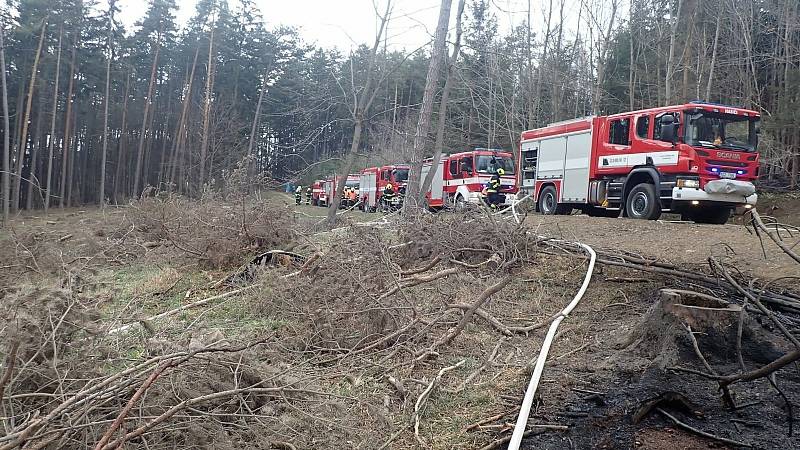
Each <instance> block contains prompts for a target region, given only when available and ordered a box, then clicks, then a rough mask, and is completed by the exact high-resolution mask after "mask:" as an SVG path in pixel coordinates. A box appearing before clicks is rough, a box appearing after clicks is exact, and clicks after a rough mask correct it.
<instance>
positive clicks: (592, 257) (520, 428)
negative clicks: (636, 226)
mask: <svg viewBox="0 0 800 450" xmlns="http://www.w3.org/2000/svg"><path fill="white" fill-rule="evenodd" d="M528 197H529V196H528V195H526V196H524V197H522V198H520V199H519V200H517V201H515V202H513V203H512V204H511V208H509V209H511V212H512V214H513V217H514V220H515V221H516V222H517V223H519V221H520V219H519V216H518V215H517V211H516V205H517V203H520V202H522V201H524V200H525V199H527V198H528ZM501 212H502V211H501ZM495 214H499V213H495ZM556 242H566V241H556ZM573 244H574V245H578V246H580V247H581V248H582V249H583V250H584V251H586V253H588V254H589V266H588V267H587V268H586V276H585V277H584V278H583V284H581V287H580V289H579V290H578V293H577V294H575V297H574V298H573V299H572V301H571V302H569V304H567V306H566V307H565V308H564V309H563V310H561V312H560V313H559V314H558V316H557V317H556V318H555V320H553V323H551V324H550V328H549V329H548V330H547V334H546V335H545V338H544V342H543V343H542V350H541V351H540V352H539V357H538V358H537V359H536V365H535V366H534V369H533V375H532V376H531V381H530V383H528V389H527V390H526V391H525V397H524V398H523V399H522V405H521V406H520V409H519V416H517V422H516V424H515V425H514V432H513V434H512V435H511V441H509V443H508V450H518V449H519V446H520V444H521V443H522V438H523V436H524V435H525V429H526V428H527V426H528V418H529V417H530V413H531V407H532V406H533V399H534V397H535V396H536V389H537V388H538V387H539V381H540V380H541V378H542V372H544V365H545V363H546V362H547V355H548V353H549V352H550V346H551V345H552V344H553V338H555V335H556V331H558V326H559V325H561V321H563V320H564V319H565V318H566V317H567V316H568V315H569V314H570V313H571V312H572V310H573V309H575V307H576V306H578V303H579V302H580V301H581V299H582V298H583V295H584V294H585V293H586V289H587V288H588V287H589V282H590V281H591V279H592V274H593V273H594V265H595V261H596V260H597V254H596V253H595V251H594V249H592V247H590V246H588V245H586V244H583V243H580V242H574V243H573Z"/></svg>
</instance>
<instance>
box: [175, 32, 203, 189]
mask: <svg viewBox="0 0 800 450" xmlns="http://www.w3.org/2000/svg"><path fill="white" fill-rule="evenodd" d="M199 55H200V46H199V45H198V46H197V49H196V50H195V52H194V61H193V62H192V69H191V70H190V71H189V72H190V73H189V79H188V80H186V93H185V94H184V97H183V104H182V105H181V117H180V118H179V119H178V126H177V129H176V131H175V141H174V146H173V147H174V148H173V151H172V162H171V163H170V174H169V180H170V182H171V183H172V184H174V185H175V188H176V190H178V188H179V187H180V186H179V183H178V179H177V176H178V163H179V155H180V154H181V152H182V150H183V143H184V141H185V139H186V138H185V136H186V118H187V116H188V114H189V104H190V101H191V98H192V86H194V73H195V69H196V68H197V58H198V57H199Z"/></svg>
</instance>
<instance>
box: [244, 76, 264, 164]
mask: <svg viewBox="0 0 800 450" xmlns="http://www.w3.org/2000/svg"><path fill="white" fill-rule="evenodd" d="M268 75H269V74H268V73H267V72H265V73H264V79H263V80H262V81H261V90H260V91H261V92H259V93H258V103H256V113H255V115H254V116H253V127H252V128H251V129H250V143H249V144H248V145H247V173H248V174H249V175H253V173H252V166H253V161H252V157H253V148H254V147H253V145H254V144H255V142H256V130H257V129H258V123H259V120H260V119H261V103H262V102H263V101H264V92H266V91H267V77H268Z"/></svg>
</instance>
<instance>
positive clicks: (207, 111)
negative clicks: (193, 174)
mask: <svg viewBox="0 0 800 450" xmlns="http://www.w3.org/2000/svg"><path fill="white" fill-rule="evenodd" d="M216 27H217V24H216V20H215V21H214V22H212V24H211V32H210V33H209V37H208V65H207V67H206V98H205V101H204V103H203V135H202V138H201V141H200V178H198V180H197V186H198V187H199V188H200V189H201V190H202V188H203V183H205V180H206V174H205V170H206V158H207V157H208V129H209V127H210V125H211V89H212V88H213V81H212V79H211V75H212V74H213V70H214V66H213V64H214V59H213V58H214V29H215V28H216Z"/></svg>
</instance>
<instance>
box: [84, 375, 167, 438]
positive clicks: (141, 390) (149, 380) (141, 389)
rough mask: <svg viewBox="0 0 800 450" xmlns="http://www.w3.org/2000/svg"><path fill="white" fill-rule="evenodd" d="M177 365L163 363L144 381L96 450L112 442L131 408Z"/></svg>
mask: <svg viewBox="0 0 800 450" xmlns="http://www.w3.org/2000/svg"><path fill="white" fill-rule="evenodd" d="M176 364H178V362H177V361H174V360H173V361H165V362H163V363H161V364H160V365H159V366H158V367H157V368H156V370H154V371H153V373H151V374H150V376H149V377H147V379H146V380H145V381H144V383H142V385H141V386H140V387H139V389H137V390H136V392H135V393H134V394H133V396H132V397H131V398H130V400H128V403H127V404H126V405H125V407H124V408H122V411H120V413H119V415H118V416H117V418H116V419H115V420H114V422H113V423H112V424H111V426H110V427H108V430H106V432H105V433H104V434H103V437H102V438H100V440H99V441H98V442H97V445H95V447H94V450H100V449H102V448H103V447H105V445H106V444H107V443H108V441H109V440H111V436H113V435H114V432H116V431H117V429H118V428H119V426H120V425H122V422H123V421H124V420H125V417H126V416H127V415H128V413H129V412H130V411H131V408H133V405H135V404H136V402H138V401H139V399H140V398H141V397H142V395H144V393H145V392H146V391H147V389H148V388H149V387H150V386H151V385H152V384H153V382H155V381H156V379H158V377H159V376H161V374H162V373H164V371H165V370H167V368H169V367H172V366H174V365H176Z"/></svg>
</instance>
